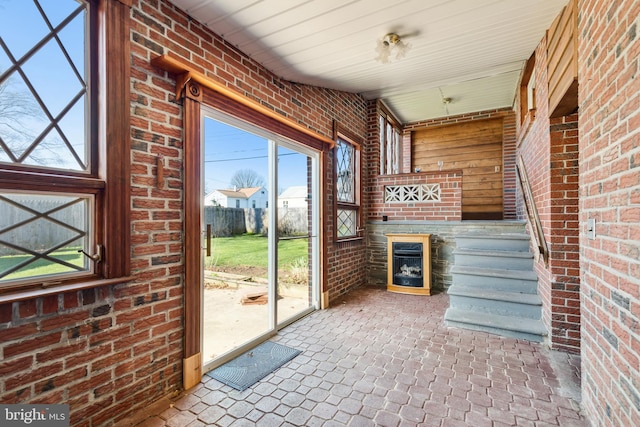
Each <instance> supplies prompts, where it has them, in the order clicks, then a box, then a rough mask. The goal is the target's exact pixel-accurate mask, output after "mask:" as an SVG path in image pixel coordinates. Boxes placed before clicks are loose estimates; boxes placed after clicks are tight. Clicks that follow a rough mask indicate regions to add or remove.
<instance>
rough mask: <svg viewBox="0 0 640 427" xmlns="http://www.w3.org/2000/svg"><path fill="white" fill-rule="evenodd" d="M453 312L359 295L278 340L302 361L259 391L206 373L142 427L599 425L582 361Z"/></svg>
mask: <svg viewBox="0 0 640 427" xmlns="http://www.w3.org/2000/svg"><path fill="white" fill-rule="evenodd" d="M448 305H449V299H448V296H447V295H446V294H436V295H433V296H430V297H425V296H413V295H401V294H394V293H389V292H386V291H385V290H381V289H379V288H366V287H365V288H360V289H356V290H354V291H352V292H351V293H349V294H348V295H345V296H344V297H343V298H341V299H340V300H339V301H338V302H337V303H334V307H332V308H330V309H327V310H321V311H317V312H315V313H313V314H311V315H309V316H307V317H305V318H303V319H302V320H300V321H298V322H296V323H294V324H292V325H290V326H288V327H286V328H285V329H283V330H282V331H280V333H279V334H278V336H276V337H274V338H272V340H273V341H277V342H279V343H281V344H284V345H287V346H290V347H294V348H297V349H300V350H302V354H300V355H299V356H297V357H296V358H294V359H293V360H292V361H290V362H288V363H287V364H286V365H284V366H283V367H282V368H280V369H278V370H277V371H275V372H274V373H272V374H270V375H268V376H267V377H265V378H264V379H263V380H261V381H260V382H258V383H257V384H255V385H254V386H252V387H250V388H249V389H247V390H245V391H243V392H239V391H236V390H234V389H232V388H231V387H229V386H226V385H223V384H221V383H220V382H218V381H216V380H214V379H212V378H210V377H207V376H206V375H205V377H204V378H203V381H202V382H201V383H200V384H199V385H197V386H196V387H194V388H193V389H191V390H189V391H187V392H185V393H183V394H181V395H180V396H178V397H176V398H175V399H174V400H173V401H172V402H171V404H170V407H168V408H167V409H164V410H162V408H160V409H156V410H157V411H158V412H157V413H155V414H154V413H151V414H148V418H146V419H145V420H144V421H142V422H139V423H138V424H137V425H138V426H139V427H160V426H172V427H184V426H189V427H195V426H205V425H215V426H234V427H236V426H265V427H269V426H323V427H330V426H418V425H419V426H442V427H454V426H474V427H482V426H487V427H489V426H495V427H498V426H536V427H537V426H563V427H564V426H588V425H589V423H588V422H587V421H586V420H585V419H584V418H583V416H582V415H581V413H580V406H579V404H578V403H577V402H576V401H575V400H574V399H575V398H576V395H575V393H574V394H572V393H570V392H568V390H572V389H573V390H575V387H572V384H567V381H569V382H571V381H574V382H575V381H577V379H578V378H579V359H577V358H576V357H575V356H568V355H564V354H562V355H561V356H560V359H561V360H564V362H565V363H561V364H558V363H557V362H554V361H553V360H552V359H554V360H557V359H558V355H557V354H555V355H554V357H551V354H552V353H553V352H551V351H549V350H548V349H547V348H546V347H545V346H544V345H541V344H539V343H531V342H528V341H524V340H517V339H512V338H504V337H499V336H496V335H491V334H488V333H484V332H475V331H468V330H463V329H458V328H449V327H447V326H445V324H444V320H443V317H444V312H445V310H446V309H447V307H448ZM572 397H573V398H572ZM578 398H579V397H578ZM154 407H155V408H159V406H158V405H155V406H154ZM165 407H166V406H165ZM139 419H140V418H138V420H139Z"/></svg>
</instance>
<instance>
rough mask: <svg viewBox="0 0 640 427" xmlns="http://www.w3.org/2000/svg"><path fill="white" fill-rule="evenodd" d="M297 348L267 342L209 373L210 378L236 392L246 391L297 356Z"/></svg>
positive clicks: (298, 352)
mask: <svg viewBox="0 0 640 427" xmlns="http://www.w3.org/2000/svg"><path fill="white" fill-rule="evenodd" d="M300 353H302V352H301V351H300V350H296V349H295V348H291V347H287V346H284V345H282V344H276V343H274V342H271V341H265V342H263V343H262V344H260V345H259V346H257V347H255V348H254V349H253V350H249V351H247V352H246V353H243V354H242V355H240V356H238V357H236V358H235V359H233V360H230V361H228V362H227V363H225V364H224V365H222V366H219V367H217V368H216V369H214V370H212V371H211V372H209V374H208V375H209V376H210V377H212V378H214V379H216V380H218V381H220V382H221V383H224V384H226V385H228V386H231V387H233V388H235V389H236V390H240V391H243V390H246V389H247V388H249V387H251V386H252V385H254V384H255V383H257V382H258V381H260V380H261V379H262V378H264V377H266V376H267V375H269V374H270V373H271V372H273V371H275V370H276V369H278V368H279V367H281V366H282V365H284V364H285V363H287V362H288V361H290V360H291V359H293V358H294V357H296V356H297V355H299V354H300Z"/></svg>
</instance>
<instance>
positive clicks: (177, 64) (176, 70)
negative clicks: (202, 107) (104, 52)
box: [151, 53, 334, 147]
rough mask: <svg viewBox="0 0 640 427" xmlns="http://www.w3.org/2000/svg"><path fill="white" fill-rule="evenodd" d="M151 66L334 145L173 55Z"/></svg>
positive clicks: (162, 56) (157, 58)
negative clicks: (179, 76)
mask: <svg viewBox="0 0 640 427" xmlns="http://www.w3.org/2000/svg"><path fill="white" fill-rule="evenodd" d="M151 64H152V65H154V66H156V67H158V68H161V69H163V70H165V71H168V72H170V73H172V74H176V75H181V78H180V79H179V80H181V81H182V82H186V81H187V80H191V81H195V82H197V83H199V84H201V85H202V86H204V87H206V88H208V89H211V90H213V91H216V92H218V93H220V94H222V95H224V96H225V97H227V98H229V99H231V100H233V101H236V102H238V103H240V104H242V105H244V106H247V107H249V108H251V109H252V110H254V111H255V112H257V113H260V114H262V115H264V116H267V117H270V118H272V119H274V120H277V121H278V122H280V123H283V124H285V125H287V126H289V127H291V128H293V129H296V130H298V131H300V132H302V133H305V134H307V135H309V136H311V137H313V138H315V139H317V140H320V141H322V142H324V143H326V144H328V145H329V146H331V147H332V146H333V144H334V141H333V140H332V139H330V138H327V137H326V136H324V135H320V134H319V133H317V132H315V131H313V130H311V129H308V128H306V127H304V126H301V125H299V124H298V123H296V122H294V121H293V120H291V119H289V118H287V117H284V116H282V115H280V114H278V113H276V112H275V111H273V110H270V109H269V108H267V107H265V106H263V105H261V104H259V103H258V102H256V101H254V100H253V99H251V98H247V97H246V96H243V95H241V94H240V93H238V92H235V91H233V90H231V89H229V88H228V87H226V86H224V85H223V84H222V83H220V82H218V81H216V80H214V79H212V78H210V77H208V76H206V75H205V74H203V73H201V72H199V71H197V70H196V69H195V67H194V66H192V65H190V64H188V63H187V62H185V61H184V60H182V59H179V58H177V57H175V56H174V55H173V54H171V53H168V54H164V55H161V56H158V57H155V58H153V59H152V60H151ZM181 89H182V88H176V91H181ZM176 98H178V97H176Z"/></svg>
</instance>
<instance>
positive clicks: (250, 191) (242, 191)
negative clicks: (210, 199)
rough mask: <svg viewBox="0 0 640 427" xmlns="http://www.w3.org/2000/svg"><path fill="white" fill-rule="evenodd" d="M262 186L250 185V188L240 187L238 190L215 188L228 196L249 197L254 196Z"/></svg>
mask: <svg viewBox="0 0 640 427" xmlns="http://www.w3.org/2000/svg"><path fill="white" fill-rule="evenodd" d="M261 189H262V187H249V188H238V189H237V190H215V191H217V192H218V193H220V194H222V195H223V196H226V197H233V198H236V199H248V198H249V197H251V196H253V195H254V194H255V193H257V192H258V191H260V190H261Z"/></svg>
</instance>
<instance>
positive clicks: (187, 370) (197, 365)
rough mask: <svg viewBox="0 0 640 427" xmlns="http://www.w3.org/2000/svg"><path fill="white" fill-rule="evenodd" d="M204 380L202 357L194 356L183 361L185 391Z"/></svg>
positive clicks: (199, 355)
mask: <svg viewBox="0 0 640 427" xmlns="http://www.w3.org/2000/svg"><path fill="white" fill-rule="evenodd" d="M201 379H202V355H201V354H200V353H198V354H194V355H193V356H191V357H186V358H184V359H182V386H183V387H184V389H185V390H189V389H190V388H191V387H194V386H196V385H198V383H199V382H200V380H201Z"/></svg>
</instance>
